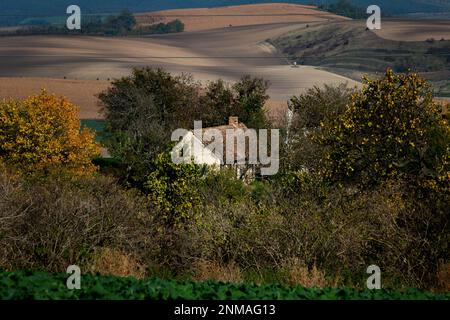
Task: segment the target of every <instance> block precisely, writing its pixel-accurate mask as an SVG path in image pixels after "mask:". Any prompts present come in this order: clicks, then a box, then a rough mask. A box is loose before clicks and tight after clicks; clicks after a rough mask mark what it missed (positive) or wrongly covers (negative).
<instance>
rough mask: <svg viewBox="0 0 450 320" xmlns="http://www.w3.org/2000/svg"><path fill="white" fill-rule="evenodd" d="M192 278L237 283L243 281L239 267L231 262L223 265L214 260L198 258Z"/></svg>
mask: <svg viewBox="0 0 450 320" xmlns="http://www.w3.org/2000/svg"><path fill="white" fill-rule="evenodd" d="M195 269H196V272H195V274H194V280H196V281H205V280H217V281H223V282H234V283H239V282H242V281H243V278H242V273H241V270H240V268H239V267H238V266H237V265H235V264H233V263H231V264H228V265H225V266H222V265H220V264H219V263H217V262H215V261H206V260H200V261H198V262H197V263H196V264H195Z"/></svg>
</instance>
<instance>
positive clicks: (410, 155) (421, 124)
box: [318, 69, 450, 191]
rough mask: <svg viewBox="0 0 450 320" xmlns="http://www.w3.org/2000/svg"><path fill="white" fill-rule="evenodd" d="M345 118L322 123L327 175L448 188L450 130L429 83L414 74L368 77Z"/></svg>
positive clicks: (364, 183)
mask: <svg viewBox="0 0 450 320" xmlns="http://www.w3.org/2000/svg"><path fill="white" fill-rule="evenodd" d="M364 81H365V86H364V88H363V89H362V91H361V92H356V93H355V94H353V97H352V101H351V103H350V104H349V105H348V107H347V109H346V111H345V112H344V114H343V115H342V116H341V117H339V118H337V119H335V121H330V122H328V123H324V124H323V125H322V126H321V134H320V136H319V137H318V140H319V141H320V143H321V144H322V145H323V146H324V147H326V148H327V150H328V151H327V154H326V157H325V166H324V169H325V170H324V173H325V175H326V177H327V178H329V179H331V180H332V181H346V182H356V183H358V184H359V185H361V186H365V187H370V186H373V185H375V184H378V183H380V182H382V181H386V180H387V179H391V178H396V177H400V176H401V177H403V178H407V179H408V180H409V181H414V182H416V183H419V184H420V185H429V186H434V187H437V186H438V185H440V186H442V187H444V189H445V190H447V191H448V190H449V181H450V127H449V124H448V121H447V120H446V119H445V118H444V116H443V114H442V110H441V107H440V105H438V104H437V103H435V102H434V101H433V95H432V90H431V87H430V85H429V84H428V83H427V82H426V81H425V80H424V79H422V78H421V77H420V76H418V75H417V74H416V73H407V74H395V73H394V72H393V71H392V70H390V69H389V70H387V72H386V74H385V75H384V76H383V77H382V78H380V79H375V80H370V79H367V78H365V79H364Z"/></svg>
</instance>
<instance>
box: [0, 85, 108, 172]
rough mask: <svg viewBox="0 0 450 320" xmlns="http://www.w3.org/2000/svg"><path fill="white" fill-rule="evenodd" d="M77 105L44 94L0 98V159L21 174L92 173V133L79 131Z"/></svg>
mask: <svg viewBox="0 0 450 320" xmlns="http://www.w3.org/2000/svg"><path fill="white" fill-rule="evenodd" d="M80 126H81V125H80V120H79V119H78V108H77V107H76V106H74V105H73V104H72V103H70V102H69V101H68V100H66V99H65V98H62V97H57V96H55V95H51V94H49V93H47V92H46V91H45V90H42V92H41V93H40V94H39V95H36V96H31V97H28V98H27V99H25V100H8V101H0V161H1V162H4V163H6V164H8V165H11V166H13V167H14V168H16V169H17V170H19V171H20V172H23V173H25V174H32V173H50V172H62V171H64V172H70V173H73V174H76V175H79V174H84V173H90V172H94V171H95V170H96V167H95V166H94V165H93V164H92V162H91V159H92V157H94V156H96V155H98V154H99V152H100V148H99V145H98V144H97V143H95V140H94V139H95V134H94V133H93V132H91V131H90V130H88V129H83V130H81V128H80Z"/></svg>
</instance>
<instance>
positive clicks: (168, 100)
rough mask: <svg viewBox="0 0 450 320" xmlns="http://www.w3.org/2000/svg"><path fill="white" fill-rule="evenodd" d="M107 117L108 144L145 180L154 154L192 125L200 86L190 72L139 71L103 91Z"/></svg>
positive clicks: (132, 174)
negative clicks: (177, 132)
mask: <svg viewBox="0 0 450 320" xmlns="http://www.w3.org/2000/svg"><path fill="white" fill-rule="evenodd" d="M99 99H100V102H101V105H102V106H103V113H104V115H105V120H106V126H105V134H106V139H105V144H106V145H107V147H108V149H109V151H110V152H111V153H112V155H113V156H115V157H117V158H118V159H120V160H121V161H122V162H123V163H125V164H127V165H128V167H129V175H130V178H132V179H133V180H134V181H136V182H139V183H141V182H143V181H144V180H145V177H146V176H147V175H148V172H150V171H151V168H152V161H153V160H154V159H155V157H156V155H157V154H159V153H161V152H164V151H167V150H168V148H169V147H170V146H171V143H172V142H171V134H172V131H173V130H175V129H177V128H185V129H189V128H191V127H193V125H194V112H195V108H196V105H197V99H198V85H197V84H195V83H194V82H193V80H192V77H190V76H187V75H182V76H173V75H171V74H170V73H168V72H165V71H163V70H162V69H156V70H155V69H151V68H144V69H135V70H133V74H132V75H131V76H129V77H123V78H121V79H118V80H115V81H114V82H113V83H112V86H111V87H110V88H109V89H107V90H106V91H104V92H102V93H101V94H100V95H99Z"/></svg>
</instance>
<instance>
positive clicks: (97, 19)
mask: <svg viewBox="0 0 450 320" xmlns="http://www.w3.org/2000/svg"><path fill="white" fill-rule="evenodd" d="M183 31H184V24H183V23H182V22H181V21H180V20H174V21H170V22H168V23H158V24H154V25H149V26H145V27H137V22H136V18H135V17H134V15H133V14H132V13H131V12H129V11H122V12H121V13H120V14H119V15H115V16H114V15H111V16H108V17H106V18H105V17H102V16H88V17H85V18H84V20H83V23H82V25H81V30H69V29H67V28H66V26H57V25H51V24H50V23H48V22H45V21H35V23H34V24H33V25H30V26H27V27H23V28H20V29H18V30H16V31H15V34H18V35H42V34H85V35H104V36H117V35H134V34H139V35H143V34H160V33H174V32H183Z"/></svg>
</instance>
